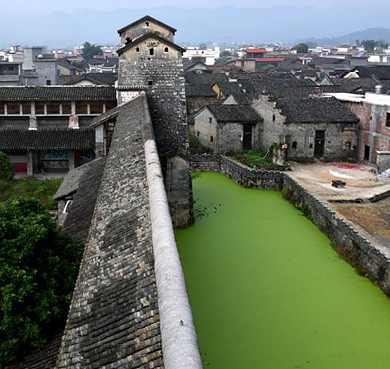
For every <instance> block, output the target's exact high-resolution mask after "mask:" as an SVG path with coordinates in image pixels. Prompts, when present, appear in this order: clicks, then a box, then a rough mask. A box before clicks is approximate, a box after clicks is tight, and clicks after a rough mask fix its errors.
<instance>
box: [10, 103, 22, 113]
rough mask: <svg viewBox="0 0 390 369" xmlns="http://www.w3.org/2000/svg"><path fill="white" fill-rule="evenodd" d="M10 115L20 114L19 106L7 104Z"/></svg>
mask: <svg viewBox="0 0 390 369" xmlns="http://www.w3.org/2000/svg"><path fill="white" fill-rule="evenodd" d="M7 113H8V114H20V110H19V104H7Z"/></svg>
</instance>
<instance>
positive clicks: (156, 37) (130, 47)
mask: <svg viewBox="0 0 390 369" xmlns="http://www.w3.org/2000/svg"><path fill="white" fill-rule="evenodd" d="M148 38H154V39H156V40H158V41H160V42H162V43H163V44H165V45H167V46H170V47H173V48H174V49H176V50H177V51H180V52H181V53H184V52H185V51H186V49H183V48H182V47H181V46H179V45H176V44H174V43H173V42H171V41H169V40H167V39H166V38H163V37H160V36H159V35H157V34H155V33H153V32H149V33H146V34H144V35H142V36H140V37H138V38H136V39H135V40H133V41H132V42H130V43H129V44H127V45H125V46H122V47H121V48H120V49H118V50H117V51H116V52H117V54H118V55H121V54H123V53H124V52H125V51H126V50H129V49H132V48H133V47H134V46H137V45H139V44H140V43H141V42H142V41H145V40H147V39H148Z"/></svg>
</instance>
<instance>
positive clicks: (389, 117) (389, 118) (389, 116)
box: [386, 113, 390, 127]
mask: <svg viewBox="0 0 390 369" xmlns="http://www.w3.org/2000/svg"><path fill="white" fill-rule="evenodd" d="M386 127H390V113H386Z"/></svg>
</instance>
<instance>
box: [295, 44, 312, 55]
mask: <svg viewBox="0 0 390 369" xmlns="http://www.w3.org/2000/svg"><path fill="white" fill-rule="evenodd" d="M292 49H293V50H296V51H297V53H298V54H306V53H307V52H308V51H309V47H308V46H307V45H306V44H304V43H300V44H297V45H295V46H294V47H293V48H292Z"/></svg>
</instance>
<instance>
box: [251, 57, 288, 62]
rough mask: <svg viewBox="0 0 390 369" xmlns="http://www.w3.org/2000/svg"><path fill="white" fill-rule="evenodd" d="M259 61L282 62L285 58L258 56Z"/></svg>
mask: <svg viewBox="0 0 390 369" xmlns="http://www.w3.org/2000/svg"><path fill="white" fill-rule="evenodd" d="M256 61H257V62H281V61H283V58H256Z"/></svg>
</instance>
